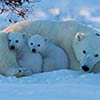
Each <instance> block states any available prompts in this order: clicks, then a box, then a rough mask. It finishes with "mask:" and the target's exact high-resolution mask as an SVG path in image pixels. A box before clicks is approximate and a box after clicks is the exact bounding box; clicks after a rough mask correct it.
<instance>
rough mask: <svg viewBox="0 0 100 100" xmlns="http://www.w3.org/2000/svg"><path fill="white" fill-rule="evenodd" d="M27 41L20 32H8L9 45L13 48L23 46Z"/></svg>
mask: <svg viewBox="0 0 100 100" xmlns="http://www.w3.org/2000/svg"><path fill="white" fill-rule="evenodd" d="M24 42H25V39H24V35H23V34H21V33H19V32H10V33H8V46H9V48H10V49H11V50H17V49H19V48H22V46H23V44H24Z"/></svg>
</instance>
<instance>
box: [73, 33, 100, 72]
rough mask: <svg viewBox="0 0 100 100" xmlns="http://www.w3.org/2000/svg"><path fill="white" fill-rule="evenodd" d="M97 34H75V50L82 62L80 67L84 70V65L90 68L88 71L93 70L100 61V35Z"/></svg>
mask: <svg viewBox="0 0 100 100" xmlns="http://www.w3.org/2000/svg"><path fill="white" fill-rule="evenodd" d="M96 34H97V33H95V34H85V33H83V32H78V33H77V34H76V36H75V41H74V45H73V47H74V50H75V54H76V57H77V59H78V60H79V62H80V68H81V69H82V70H83V71H84V66H85V67H87V68H88V70H87V71H86V72H91V71H92V69H93V67H94V66H95V64H96V63H97V62H99V61H100V45H99V43H100V36H98V35H96Z"/></svg>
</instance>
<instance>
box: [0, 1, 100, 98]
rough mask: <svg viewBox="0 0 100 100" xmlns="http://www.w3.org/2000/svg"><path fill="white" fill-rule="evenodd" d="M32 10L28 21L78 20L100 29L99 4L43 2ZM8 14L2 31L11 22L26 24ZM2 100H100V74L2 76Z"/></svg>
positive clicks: (64, 72)
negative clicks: (10, 20)
mask: <svg viewBox="0 0 100 100" xmlns="http://www.w3.org/2000/svg"><path fill="white" fill-rule="evenodd" d="M23 6H25V7H27V4H24V5H23ZM31 9H33V12H32V13H30V14H28V17H27V19H42V20H46V19H48V20H53V21H66V20H67V19H75V20H78V21H80V22H82V23H84V24H86V25H91V26H92V27H94V28H96V29H98V30H99V28H100V0H42V1H41V2H38V3H36V4H35V5H34V8H31ZM9 13H11V12H5V13H3V14H1V15H0V29H4V28H5V27H7V26H9V25H11V23H10V22H9V18H12V19H13V20H15V21H21V20H23V19H22V18H20V17H18V16H16V15H14V14H13V13H11V15H9ZM0 100H100V74H93V73H91V74H85V73H82V72H80V71H70V70H59V71H53V72H47V73H41V74H36V75H32V76H29V77H23V78H15V77H4V76H2V75H1V76H0Z"/></svg>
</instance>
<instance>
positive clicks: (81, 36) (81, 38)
mask: <svg viewBox="0 0 100 100" xmlns="http://www.w3.org/2000/svg"><path fill="white" fill-rule="evenodd" d="M84 38H85V33H82V32H78V33H77V34H76V35H75V39H76V40H77V41H81V40H83V39H84Z"/></svg>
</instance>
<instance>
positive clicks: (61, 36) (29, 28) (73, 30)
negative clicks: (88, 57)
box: [0, 20, 100, 76]
mask: <svg viewBox="0 0 100 100" xmlns="http://www.w3.org/2000/svg"><path fill="white" fill-rule="evenodd" d="M8 32H21V33H24V32H25V33H26V37H27V35H29V34H31V35H32V34H34V33H35V34H40V35H42V36H43V37H47V38H48V39H49V40H50V41H52V42H53V43H55V44H57V45H58V46H59V47H61V48H63V49H64V51H65V53H67V54H68V57H69V60H70V69H71V70H80V59H77V58H78V56H79V55H77V54H76V53H75V51H76V49H77V47H76V46H74V44H73V43H74V42H75V35H76V34H77V32H83V33H85V34H87V33H89V34H91V35H92V34H95V33H98V34H100V32H98V31H96V30H95V29H93V28H90V27H88V26H86V25H83V24H82V23H79V22H77V21H73V20H68V21H65V22H52V21H33V20H25V21H22V22H18V23H16V24H14V25H11V26H9V27H8V28H6V29H4V30H3V31H1V32H0V74H3V75H6V76H9V75H10V76H11V75H12V76H13V75H14V74H13V72H12V71H10V69H14V70H15V69H19V66H18V64H17V62H16V55H15V53H14V52H12V51H10V50H9V49H8V42H7V33H8ZM92 38H93V37H92ZM85 40H86V39H85ZM86 41H88V40H86ZM96 43H98V45H99V43H100V42H99V41H98V42H96ZM90 45H91V42H90V43H89V45H88V47H87V48H90V47H89V46H90ZM73 46H74V47H75V48H73ZM81 46H82V45H81ZM94 47H95V45H94ZM91 71H92V72H100V61H98V62H97V63H96V64H95V65H94V67H93V70H91ZM15 73H16V71H15Z"/></svg>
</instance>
